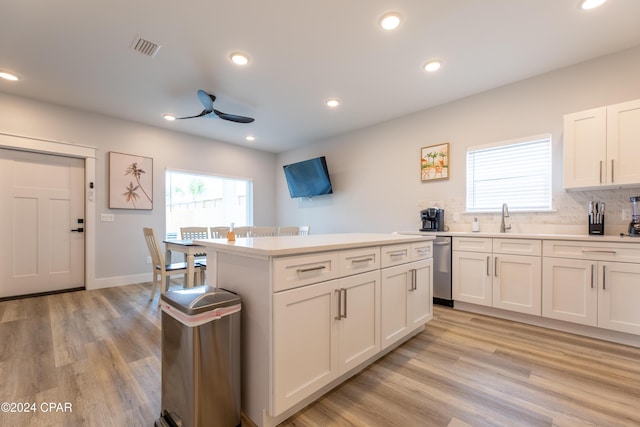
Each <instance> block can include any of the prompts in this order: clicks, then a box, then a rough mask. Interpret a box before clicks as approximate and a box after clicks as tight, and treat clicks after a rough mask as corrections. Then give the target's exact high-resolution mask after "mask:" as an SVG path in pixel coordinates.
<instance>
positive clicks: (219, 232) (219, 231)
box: [209, 227, 229, 239]
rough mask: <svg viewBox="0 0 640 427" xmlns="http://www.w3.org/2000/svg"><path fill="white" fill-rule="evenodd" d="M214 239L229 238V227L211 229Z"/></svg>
mask: <svg viewBox="0 0 640 427" xmlns="http://www.w3.org/2000/svg"><path fill="white" fill-rule="evenodd" d="M209 230H210V231H211V238H212V239H224V238H225V237H227V233H228V232H229V227H209Z"/></svg>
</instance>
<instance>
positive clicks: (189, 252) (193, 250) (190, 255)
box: [163, 239, 206, 288]
mask: <svg viewBox="0 0 640 427" xmlns="http://www.w3.org/2000/svg"><path fill="white" fill-rule="evenodd" d="M163 243H164V247H165V260H167V262H171V254H172V252H180V253H183V254H184V255H185V258H186V261H187V274H186V275H185V276H186V277H185V279H184V287H185V288H192V287H193V276H194V274H195V258H196V254H203V253H205V252H206V248H205V247H204V246H202V245H198V244H195V243H193V241H192V240H182V239H167V240H163Z"/></svg>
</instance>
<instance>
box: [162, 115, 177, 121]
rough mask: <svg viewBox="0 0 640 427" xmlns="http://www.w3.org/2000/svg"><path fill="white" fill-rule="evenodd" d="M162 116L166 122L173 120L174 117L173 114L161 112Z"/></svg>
mask: <svg viewBox="0 0 640 427" xmlns="http://www.w3.org/2000/svg"><path fill="white" fill-rule="evenodd" d="M162 117H163V118H164V119H165V120H166V121H168V122H173V121H174V120H175V119H176V116H174V115H173V114H163V115H162Z"/></svg>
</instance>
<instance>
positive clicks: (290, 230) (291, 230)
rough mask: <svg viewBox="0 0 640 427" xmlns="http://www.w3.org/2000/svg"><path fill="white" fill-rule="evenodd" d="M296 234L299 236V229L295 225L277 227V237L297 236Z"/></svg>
mask: <svg viewBox="0 0 640 427" xmlns="http://www.w3.org/2000/svg"><path fill="white" fill-rule="evenodd" d="M298 234H300V227H298V226H297V225H291V226H286V227H278V236H297V235H298Z"/></svg>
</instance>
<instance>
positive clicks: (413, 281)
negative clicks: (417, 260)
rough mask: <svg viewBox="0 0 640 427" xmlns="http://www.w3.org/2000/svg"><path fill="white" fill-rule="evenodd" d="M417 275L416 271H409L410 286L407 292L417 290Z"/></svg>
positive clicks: (413, 269)
mask: <svg viewBox="0 0 640 427" xmlns="http://www.w3.org/2000/svg"><path fill="white" fill-rule="evenodd" d="M417 273H418V270H416V269H415V268H412V269H411V270H409V274H410V275H411V285H410V286H409V292H413V291H415V290H417V289H418V283H417Z"/></svg>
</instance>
